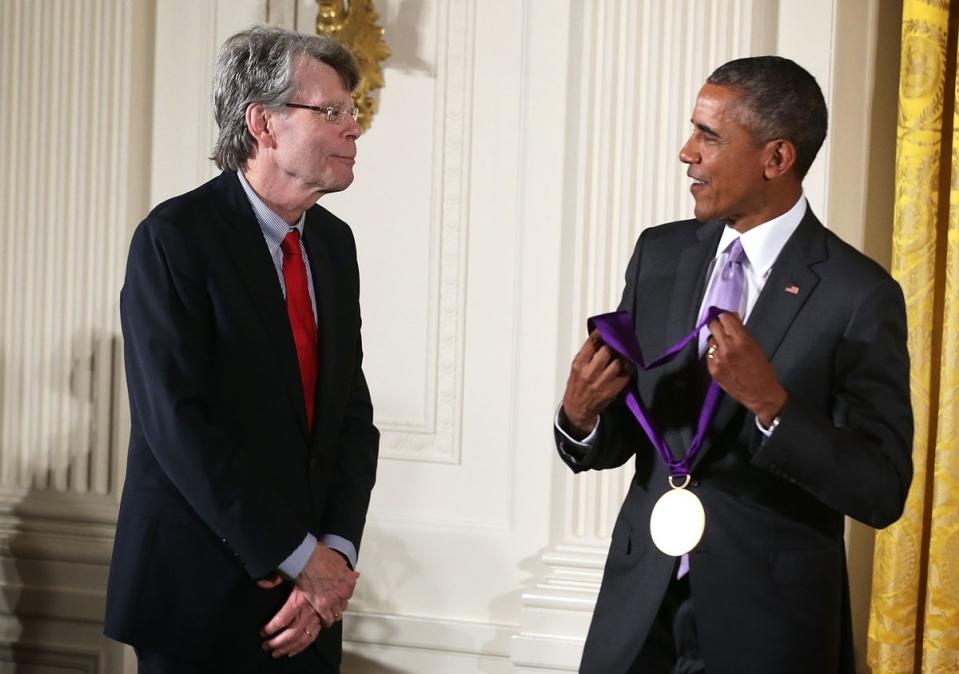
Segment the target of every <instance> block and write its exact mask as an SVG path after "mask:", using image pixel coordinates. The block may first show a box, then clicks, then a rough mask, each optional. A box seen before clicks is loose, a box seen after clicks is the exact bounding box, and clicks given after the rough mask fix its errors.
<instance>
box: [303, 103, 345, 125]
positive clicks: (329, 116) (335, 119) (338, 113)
mask: <svg viewBox="0 0 959 674" xmlns="http://www.w3.org/2000/svg"><path fill="white" fill-rule="evenodd" d="M286 107H288V108H303V109H304V110H312V111H313V112H318V113H319V114H321V115H323V117H324V119H326V121H328V122H332V123H333V124H341V123H342V122H343V121H344V119H345V118H346V116H347V115H349V116H350V117H352V118H353V121H354V122H355V121H356V118H357V116H358V115H359V114H360V111H359V110H358V109H357V108H347V109H346V110H342V109H340V108H337V107H335V106H332V105H323V106H317V105H304V104H303V103H286Z"/></svg>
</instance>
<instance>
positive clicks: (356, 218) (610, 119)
mask: <svg viewBox="0 0 959 674" xmlns="http://www.w3.org/2000/svg"><path fill="white" fill-rule="evenodd" d="M375 5H376V7H377V9H378V11H379V14H380V24H381V25H382V26H384V27H385V29H386V42H387V44H388V45H389V47H390V49H391V50H392V56H391V57H390V59H389V60H388V61H387V63H386V70H385V75H386V88H385V89H383V90H382V91H381V92H380V94H379V96H380V108H379V113H378V115H377V117H376V118H375V119H374V122H373V127H372V129H371V130H370V131H369V132H368V133H367V134H366V135H365V136H364V137H363V138H362V139H361V140H360V144H359V157H358V163H357V167H356V173H357V180H356V182H355V183H354V185H353V186H352V187H351V188H350V189H349V190H348V191H347V192H345V193H342V194H339V195H333V196H330V197H327V198H324V200H323V202H322V203H323V205H324V206H326V207H327V208H330V209H331V210H333V211H334V212H336V213H337V214H338V215H340V216H341V217H343V218H344V219H345V220H347V221H348V222H350V223H351V224H352V225H353V228H354V231H355V233H356V237H357V242H358V248H359V255H360V264H361V271H362V279H363V298H362V302H363V311H364V339H365V350H366V354H367V360H366V369H367V375H368V378H369V380H370V384H371V388H372V392H373V397H374V402H375V405H376V417H377V423H378V425H379V426H380V428H381V429H382V431H383V444H382V452H381V456H382V460H381V463H380V471H379V480H378V484H377V488H376V490H375V492H374V499H373V504H372V506H371V512H370V520H369V524H368V530H367V531H368V533H367V535H366V537H365V540H364V546H363V550H362V551H361V560H360V570H361V572H362V574H363V576H362V579H361V582H360V585H359V586H358V590H357V594H356V597H355V599H354V601H353V602H352V603H351V608H350V613H349V615H348V616H347V618H346V621H345V626H346V639H347V650H348V655H347V661H346V667H345V669H346V670H348V671H353V672H416V673H426V672H436V673H442V674H457V673H458V672H463V673H466V672H471V673H472V672H489V673H500V672H512V671H534V670H535V671H544V670H545V671H575V668H576V665H577V663H578V656H579V652H580V650H581V648H582V638H583V636H584V635H585V628H586V625H587V624H588V620H589V615H590V611H591V610H592V603H593V601H594V598H595V593H596V590H597V588H598V581H599V578H600V573H601V570H602V562H603V559H604V556H605V546H606V540H607V537H608V535H609V531H610V528H611V526H612V521H613V517H614V516H615V513H616V511H617V509H618V505H619V502H620V500H621V498H622V495H623V490H624V485H625V482H626V480H628V478H629V476H628V474H627V473H626V472H625V471H621V472H609V473H604V474H600V475H587V476H581V477H577V478H573V477H572V476H571V475H569V474H568V472H567V471H565V470H564V469H563V468H562V467H561V464H560V462H559V461H558V459H556V458H555V456H554V453H553V449H552V440H551V432H550V420H551V417H552V414H553V411H554V406H555V404H556V401H557V400H558V397H559V395H560V392H561V387H562V385H563V383H564V381H565V376H566V371H567V369H568V361H569V358H570V356H571V354H572V353H573V352H574V351H575V349H576V348H577V347H578V344H579V342H580V341H581V338H582V333H583V327H582V326H583V323H584V320H585V317H586V316H587V315H589V314H591V313H595V312H597V311H602V310H606V309H609V308H610V307H613V306H615V304H616V303H617V301H618V296H619V293H620V291H621V283H622V281H621V279H622V273H623V268H624V265H625V262H626V258H627V256H628V254H629V252H630V250H631V247H632V243H633V241H634V240H635V237H636V235H637V234H638V232H639V231H640V230H641V229H642V228H644V227H647V226H650V225H653V224H656V223H658V222H662V221H664V220H668V219H673V218H678V217H685V216H687V215H688V214H689V213H690V212H691V202H690V199H689V195H688V191H687V189H686V188H687V180H686V179H685V177H684V171H683V169H682V168H681V167H680V165H679V163H678V161H677V159H676V154H677V153H678V149H679V146H680V144H681V143H682V140H683V138H684V136H685V134H686V133H687V128H688V121H687V120H688V116H689V113H690V111H691V109H692V104H693V101H694V98H695V94H696V91H697V89H698V87H699V85H700V83H701V82H702V80H703V79H704V78H705V76H706V75H707V74H708V73H709V72H710V70H711V69H712V68H713V67H715V66H716V65H718V64H719V63H721V62H723V61H725V60H728V59H729V58H733V57H735V56H739V55H746V54H751V53H763V52H778V53H782V54H784V55H787V56H791V57H793V58H796V59H797V60H799V61H800V62H801V63H803V64H804V65H806V66H807V67H809V69H810V70H811V71H812V72H813V73H814V74H815V75H816V76H817V78H818V79H819V81H820V82H821V83H822V84H823V87H824V90H825V93H826V96H827V101H828V102H829V103H830V108H831V121H832V123H833V134H832V137H831V140H830V141H829V144H828V145H827V147H826V148H825V149H824V152H823V155H822V158H821V159H819V160H817V164H816V166H815V167H814V169H813V171H812V173H811V174H810V176H809V180H808V181H807V193H808V195H809V196H810V199H811V202H812V204H813V206H814V208H816V209H817V211H818V212H819V213H820V214H821V215H824V216H825V217H826V219H827V220H830V221H832V220H836V221H839V222H841V227H842V228H843V229H842V230H841V233H843V234H844V235H846V236H847V237H849V238H850V239H851V240H853V242H854V243H856V244H857V245H863V243H864V237H865V232H866V228H865V225H864V222H865V216H864V212H865V208H866V202H865V199H866V197H865V195H866V193H867V188H868V184H867V179H866V177H864V176H857V177H856V178H855V179H850V173H851V172H854V171H855V168H856V167H857V166H858V165H859V163H861V162H862V161H863V157H864V156H867V155H866V150H867V149H868V147H867V146H868V142H869V140H870V133H869V132H870V126H869V124H870V119H871V117H870V108H869V106H868V105H863V101H869V100H870V99H871V97H872V85H871V83H872V82H873V81H874V80H875V79H876V77H878V76H886V74H884V73H876V72H874V70H873V66H872V63H873V62H874V60H875V51H876V50H875V43H876V37H875V30H874V29H873V27H874V26H875V24H876V23H877V21H878V19H877V16H878V13H877V9H876V7H877V2H876V0H862V2H859V3H840V2H839V0H808V1H807V2H805V3H802V6H801V7H800V5H799V3H793V2H781V3H780V2H776V1H774V0H702V1H696V2H693V1H692V0H690V1H688V2H654V1H651V0H650V1H646V2H638V1H634V0H376V2H375ZM314 16H315V4H314V3H313V2H312V0H242V1H236V0H202V1H196V0H153V1H147V0H81V1H77V2H72V1H71V0H38V1H36V2H27V1H26V0H0V152H2V153H3V156H6V157H11V158H12V160H11V161H10V162H9V163H8V166H12V167H17V170H10V171H6V172H4V173H3V174H0V213H3V220H2V223H0V240H2V241H3V242H4V243H3V249H2V251H0V256H2V259H3V262H2V266H0V279H2V284H3V285H2V286H0V315H2V316H4V317H5V322H4V324H3V325H2V326H0V387H2V388H0V391H2V397H0V412H2V416H0V541H2V543H3V546H2V547H0V629H2V630H3V631H2V634H3V635H4V636H3V638H2V640H3V642H4V644H5V645H4V646H0V671H6V670H5V669H2V667H4V666H5V665H3V664H2V663H4V662H8V663H12V662H18V663H24V662H27V661H28V660H29V658H31V657H36V658H40V659H41V660H42V661H43V662H44V663H45V664H46V665H47V666H48V667H50V670H49V671H53V672H56V671H74V670H71V669H69V667H74V668H80V667H81V666H85V667H88V669H87V670H83V669H81V671H95V672H119V671H121V669H122V668H123V667H124V666H125V667H127V668H128V669H129V668H130V667H131V666H132V659H131V658H130V654H129V653H128V652H125V651H124V650H122V649H120V648H117V647H114V646H112V645H111V644H109V642H107V641H106V640H104V639H103V638H102V637H99V636H98V634H99V629H100V628H99V624H98V622H99V620H100V619H101V615H102V608H103V583H104V578H105V573H106V564H107V562H108V555H109V547H110V539H111V526H112V522H113V521H114V517H115V508H116V503H117V497H118V493H119V492H118V488H119V487H120V485H119V482H118V476H119V475H122V469H123V449H124V443H125V434H126V432H127V431H126V429H127V421H126V417H125V414H126V408H125V390H124V383H123V380H122V375H121V371H122V368H121V363H120V359H119V355H118V351H117V346H118V340H119V330H118V328H117V317H116V298H117V293H118V289H119V283H120V279H121V274H122V269H123V263H124V252H125V246H126V241H127V239H128V237H129V233H130V232H131V231H132V228H133V227H134V226H135V224H136V222H137V221H138V220H139V218H141V217H142V215H143V214H145V212H146V211H147V210H148V209H149V207H150V206H152V205H153V204H155V203H157V202H159V201H160V200H162V199H164V198H167V197H169V196H173V195H175V194H178V193H180V192H183V191H185V190H187V189H189V188H191V187H193V186H195V185H196V184H198V183H199V182H201V181H203V180H205V179H207V178H208V177H209V176H211V175H214V174H215V169H214V167H213V165H212V163H211V162H209V160H208V159H207V157H208V155H209V152H210V149H211V147H212V144H213V139H214V137H215V136H214V134H215V127H214V125H213V122H212V119H211V115H210V111H209V93H208V92H209V76H210V70H211V67H212V63H213V59H214V57H215V53H216V50H217V48H218V46H219V44H220V43H221V42H222V40H223V39H224V38H225V37H226V36H227V35H229V34H230V33H232V32H233V31H235V30H237V29H239V28H242V27H244V26H246V25H249V24H250V23H253V22H257V21H265V20H269V21H270V22H273V23H278V24H281V25H286V26H288V27H293V26H297V27H299V28H300V29H301V30H311V26H312V23H313V20H314V19H313V17H314ZM839 35H843V36H844V39H843V42H841V43H840V42H839V41H838V39H837V36H839ZM94 38H96V39H94ZM68 54H69V55H75V57H73V58H67V55H68ZM851 83H858V85H859V87H858V89H855V91H856V96H853V97H849V96H838V95H837V94H836V92H838V91H840V90H842V91H848V90H850V86H851ZM837 126H839V127H840V128H842V129H844V133H843V134H842V135H841V136H840V134H837V133H836V132H835V129H836V128H837ZM837 138H839V139H840V140H837ZM840 175H842V176H843V189H842V192H841V194H842V198H840V196H839V192H838V191H837V190H835V189H830V188H831V187H832V186H834V185H836V184H837V182H838V176H840ZM847 197H848V198H847ZM29 223H36V224H40V225H41V227H35V226H34V227H27V225H28V224H29ZM27 229H29V230H30V231H31V232H35V233H36V234H35V235H33V236H26V234H25V232H26V230H27ZM857 237H858V238H857ZM857 536H858V538H857V539H856V540H859V541H860V542H861V544H860V545H858V547H856V546H851V549H850V558H851V563H852V564H853V567H854V578H853V581H854V590H856V588H858V590H856V591H858V592H859V595H858V597H859V599H860V604H859V606H860V609H859V612H858V614H857V621H858V622H857V629H858V630H859V634H860V635H862V634H863V633H864V627H865V625H864V622H863V620H864V618H863V615H864V614H863V612H862V609H861V606H862V597H863V594H862V593H864V592H868V573H869V570H868V566H866V567H862V568H861V564H860V565H858V566H857V563H856V562H857V559H860V560H865V559H866V558H867V557H869V556H870V554H871V536H870V535H869V534H868V532H866V533H863V532H859V533H858V534H857ZM856 569H861V570H860V571H858V572H857V571H856ZM857 573H858V575H856V574H857ZM78 663H79V664H78ZM84 663H85V664H84ZM10 666H11V667H13V666H14V665H10ZM19 666H20V667H21V670H20V671H28V670H27V669H23V667H24V666H25V665H23V664H21V665H19ZM10 671H15V670H14V669H10ZM45 671H46V670H45Z"/></svg>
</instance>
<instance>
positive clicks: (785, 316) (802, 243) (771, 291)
mask: <svg viewBox="0 0 959 674" xmlns="http://www.w3.org/2000/svg"><path fill="white" fill-rule="evenodd" d="M826 257H827V253H826V237H825V234H824V228H823V226H822V224H821V223H820V222H819V220H818V219H817V218H816V216H815V215H813V212H812V209H810V208H809V207H807V208H806V214H805V216H803V219H802V221H801V222H800V223H799V227H797V228H796V231H795V232H793V234H792V236H791V237H789V240H788V241H787V242H786V245H785V246H783V249H782V251H781V252H780V253H779V257H777V258H776V261H775V262H774V263H773V266H772V269H771V270H770V272H769V278H767V279H766V283H765V285H764V286H763V290H762V292H761V293H759V297H758V298H757V300H756V304H755V305H754V306H753V310H752V312H751V313H750V314H749V320H748V321H746V328H747V329H748V330H749V333H750V334H751V335H752V336H753V338H754V339H755V340H756V341H757V342H758V343H759V346H760V347H761V348H762V350H763V353H764V354H765V355H766V358H768V359H769V360H770V361H772V360H773V357H774V356H775V355H776V351H777V350H778V349H779V345H780V344H781V343H782V341H783V339H784V338H785V336H786V333H787V332H789V328H790V326H791V325H792V324H793V321H794V320H795V319H796V316H797V315H798V314H799V310H800V309H802V307H803V305H804V304H805V303H806V300H807V299H808V298H809V296H810V295H811V294H812V292H813V290H814V289H815V288H816V285H817V284H818V283H819V275H818V274H816V272H814V271H813V270H812V268H811V267H812V266H813V265H814V264H816V263H817V262H821V261H822V260H825V259H826ZM787 288H788V290H787ZM740 407H741V406H740V404H739V403H738V402H737V401H736V400H733V399H732V398H730V397H729V396H727V395H723V396H722V397H721V398H720V402H719V408H718V409H717V411H716V416H715V417H714V418H713V423H712V433H708V434H707V435H706V439H705V440H704V442H703V447H702V449H701V450H700V453H699V455H698V456H697V460H696V463H699V460H700V459H701V458H702V456H703V454H705V452H706V450H707V449H708V448H709V444H710V436H715V434H717V433H718V432H719V431H721V430H722V429H723V428H725V427H726V426H727V425H728V424H729V423H730V421H731V420H732V417H733V415H734V414H735V413H736V410H737V409H739V408H740ZM694 465H695V464H694Z"/></svg>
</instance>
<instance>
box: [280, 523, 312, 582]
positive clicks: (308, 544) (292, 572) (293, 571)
mask: <svg viewBox="0 0 959 674" xmlns="http://www.w3.org/2000/svg"><path fill="white" fill-rule="evenodd" d="M315 548H316V536H314V535H313V534H311V533H309V532H307V534H306V537H305V538H304V539H303V542H302V543H300V544H299V545H298V546H297V547H296V550H294V551H293V552H292V553H291V554H290V556H289V557H287V558H286V559H284V560H283V561H282V562H280V565H279V567H277V568H278V569H279V570H280V573H282V574H283V575H284V576H286V577H287V578H291V579H292V578H296V577H297V576H299V575H300V572H301V571H302V570H303V567H304V566H306V563H307V562H308V561H310V555H312V554H313V550H314V549H315Z"/></svg>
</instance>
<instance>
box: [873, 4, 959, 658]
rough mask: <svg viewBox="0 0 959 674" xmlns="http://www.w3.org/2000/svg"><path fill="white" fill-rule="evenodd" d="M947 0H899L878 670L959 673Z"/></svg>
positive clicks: (952, 52)
mask: <svg viewBox="0 0 959 674" xmlns="http://www.w3.org/2000/svg"><path fill="white" fill-rule="evenodd" d="M951 4H952V7H950V2H949V0H905V2H904V4H903V19H902V58H901V69H900V83H899V118H898V139H897V151H896V206H895V222H894V230H893V254H892V255H893V259H892V268H893V275H894V276H895V277H896V279H897V280H898V281H899V283H901V284H902V288H903V291H904V292H905V296H906V307H907V311H908V316H909V353H910V358H911V361H912V376H911V389H912V405H913V410H914V412H915V421H916V430H915V436H914V447H913V463H914V466H915V474H914V477H913V483H912V489H911V490H910V492H909V497H908V500H907V502H906V512H905V514H904V515H903V517H902V519H901V520H900V521H899V522H897V523H896V524H894V525H893V526H891V527H889V528H888V529H885V530H884V531H880V532H878V533H877V535H876V550H875V558H874V565H873V585H872V604H871V608H870V615H869V635H868V636H869V644H868V662H869V665H870V667H871V669H872V673H873V674H899V673H909V674H913V673H918V672H922V673H923V674H926V673H928V674H934V673H935V674H939V673H944V672H959V427H957V425H959V154H957V153H959V135H957V130H959V117H957V115H956V113H955V108H956V106H955V101H956V84H957V82H956V67H955V64H956V39H955V35H956V31H955V26H956V24H957V19H959V3H956V2H953V3H951ZM940 158H944V159H942V161H940ZM945 190H948V191H949V199H948V201H946V200H945V199H940V194H941V193H942V192H943V191H945Z"/></svg>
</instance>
